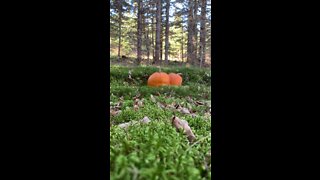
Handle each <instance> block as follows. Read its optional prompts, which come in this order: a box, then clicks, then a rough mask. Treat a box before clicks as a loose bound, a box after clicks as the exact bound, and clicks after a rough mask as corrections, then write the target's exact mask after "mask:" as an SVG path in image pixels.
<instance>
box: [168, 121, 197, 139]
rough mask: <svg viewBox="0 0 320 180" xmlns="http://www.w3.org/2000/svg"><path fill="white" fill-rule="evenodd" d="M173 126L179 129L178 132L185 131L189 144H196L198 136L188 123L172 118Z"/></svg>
mask: <svg viewBox="0 0 320 180" xmlns="http://www.w3.org/2000/svg"><path fill="white" fill-rule="evenodd" d="M172 125H173V126H174V127H175V128H176V129H177V131H179V130H180V129H183V131H184V133H185V134H186V135H187V138H188V140H189V142H194V141H195V140H196V136H195V135H194V134H193V132H192V130H191V128H190V126H189V124H188V122H187V121H185V120H182V119H179V118H178V117H176V116H174V117H173V118H172Z"/></svg>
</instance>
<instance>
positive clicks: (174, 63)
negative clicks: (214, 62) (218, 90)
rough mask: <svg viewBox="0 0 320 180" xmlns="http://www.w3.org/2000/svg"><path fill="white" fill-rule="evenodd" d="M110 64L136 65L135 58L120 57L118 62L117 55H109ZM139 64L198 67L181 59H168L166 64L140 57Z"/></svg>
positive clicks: (205, 65)
mask: <svg viewBox="0 0 320 180" xmlns="http://www.w3.org/2000/svg"><path fill="white" fill-rule="evenodd" d="M110 64H111V65H122V66H137V60H136V58H134V57H126V56H125V57H122V58H121V59H120V62H118V57H117V56H111V57H110ZM140 65H144V66H159V65H161V66H164V67H172V66H175V67H199V64H198V65H190V64H188V63H187V62H183V61H172V60H170V61H169V63H168V64H165V62H164V61H162V64H160V63H153V60H149V61H148V60H147V59H142V60H141V63H140ZM203 67H204V68H210V67H211V64H209V63H205V64H204V65H203Z"/></svg>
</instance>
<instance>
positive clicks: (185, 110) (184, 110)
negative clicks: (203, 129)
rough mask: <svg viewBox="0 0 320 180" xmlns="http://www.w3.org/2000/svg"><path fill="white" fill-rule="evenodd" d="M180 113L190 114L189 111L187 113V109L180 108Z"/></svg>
mask: <svg viewBox="0 0 320 180" xmlns="http://www.w3.org/2000/svg"><path fill="white" fill-rule="evenodd" d="M180 112H181V113H183V114H190V111H189V109H187V108H182V109H181V110H180Z"/></svg>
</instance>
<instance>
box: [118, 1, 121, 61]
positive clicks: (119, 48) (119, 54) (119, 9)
mask: <svg viewBox="0 0 320 180" xmlns="http://www.w3.org/2000/svg"><path fill="white" fill-rule="evenodd" d="M118 11H119V39H118V41H119V44H118V62H120V57H121V51H120V50H121V23H122V4H121V2H120V3H119V5H118Z"/></svg>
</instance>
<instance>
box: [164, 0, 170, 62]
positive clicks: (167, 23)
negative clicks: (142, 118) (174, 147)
mask: <svg viewBox="0 0 320 180" xmlns="http://www.w3.org/2000/svg"><path fill="white" fill-rule="evenodd" d="M169 9H170V0H167V2H166V34H165V36H166V42H165V62H166V64H169V59H168V58H169V57H168V56H169Z"/></svg>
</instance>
